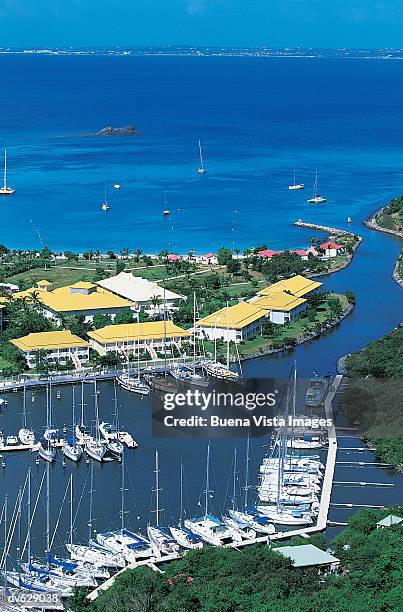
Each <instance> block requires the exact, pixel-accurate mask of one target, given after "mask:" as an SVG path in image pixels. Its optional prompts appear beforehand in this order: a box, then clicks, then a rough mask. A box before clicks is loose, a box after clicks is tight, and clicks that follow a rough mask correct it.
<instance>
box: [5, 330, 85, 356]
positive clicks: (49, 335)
mask: <svg viewBox="0 0 403 612" xmlns="http://www.w3.org/2000/svg"><path fill="white" fill-rule="evenodd" d="M10 342H11V343H12V344H14V346H16V347H17V348H19V349H20V350H21V351H23V352H24V353H27V352H30V351H38V350H47V351H52V350H57V349H63V348H76V347H77V348H79V347H83V348H85V347H87V346H88V342H86V341H85V340H83V339H82V338H79V337H78V336H75V335H74V334H72V333H71V331H68V330H61V331H49V332H39V333H34V334H28V335H27V336H23V337H22V338H15V339H14V340H10Z"/></svg>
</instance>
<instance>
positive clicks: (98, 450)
mask: <svg viewBox="0 0 403 612" xmlns="http://www.w3.org/2000/svg"><path fill="white" fill-rule="evenodd" d="M94 396H95V438H92V439H91V440H88V441H87V442H86V444H85V452H86V453H87V455H89V456H90V457H91V458H92V459H95V461H102V460H103V458H104V456H105V453H106V448H105V446H104V445H103V444H102V443H101V440H100V437H99V413H98V393H97V380H96V378H94Z"/></svg>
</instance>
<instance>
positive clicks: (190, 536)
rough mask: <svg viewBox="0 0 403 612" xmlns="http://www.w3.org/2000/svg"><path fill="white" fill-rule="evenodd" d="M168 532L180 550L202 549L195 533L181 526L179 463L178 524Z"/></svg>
mask: <svg viewBox="0 0 403 612" xmlns="http://www.w3.org/2000/svg"><path fill="white" fill-rule="evenodd" d="M169 531H170V532H171V534H172V537H173V538H174V540H176V542H177V543H178V544H179V546H182V548H188V549H190V550H196V549H198V548H202V547H203V541H202V539H201V538H200V536H197V535H196V534H195V533H192V532H191V531H190V529H187V527H185V526H184V524H183V463H182V461H181V471H180V511H179V524H178V526H177V527H170V528H169Z"/></svg>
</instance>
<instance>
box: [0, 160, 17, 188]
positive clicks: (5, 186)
mask: <svg viewBox="0 0 403 612" xmlns="http://www.w3.org/2000/svg"><path fill="white" fill-rule="evenodd" d="M14 193H15V189H13V188H12V187H8V186H7V150H6V149H4V174H3V187H0V196H12V195H14Z"/></svg>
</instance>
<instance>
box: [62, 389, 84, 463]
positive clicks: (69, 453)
mask: <svg viewBox="0 0 403 612" xmlns="http://www.w3.org/2000/svg"><path fill="white" fill-rule="evenodd" d="M72 416H73V435H72V437H71V438H67V440H64V442H63V447H62V453H63V455H64V456H65V457H67V458H68V459H71V461H74V462H77V461H79V460H80V459H81V456H82V454H83V449H82V446H81V445H80V444H79V443H78V442H77V438H76V436H75V430H76V417H75V388H74V385H73V386H72Z"/></svg>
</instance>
